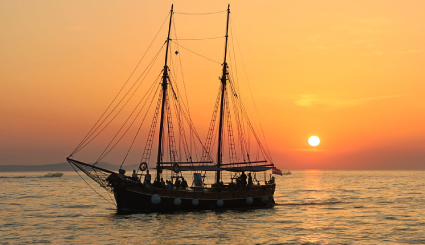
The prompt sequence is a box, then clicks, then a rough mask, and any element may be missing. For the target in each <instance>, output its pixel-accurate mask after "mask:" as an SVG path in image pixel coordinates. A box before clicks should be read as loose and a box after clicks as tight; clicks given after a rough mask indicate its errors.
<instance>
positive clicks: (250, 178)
mask: <svg viewBox="0 0 425 245" xmlns="http://www.w3.org/2000/svg"><path fill="white" fill-rule="evenodd" d="M251 185H252V175H251V173H248V186H251Z"/></svg>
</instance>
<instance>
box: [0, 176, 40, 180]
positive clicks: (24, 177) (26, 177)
mask: <svg viewBox="0 0 425 245" xmlns="http://www.w3.org/2000/svg"><path fill="white" fill-rule="evenodd" d="M38 178H44V177H43V176H0V179H38Z"/></svg>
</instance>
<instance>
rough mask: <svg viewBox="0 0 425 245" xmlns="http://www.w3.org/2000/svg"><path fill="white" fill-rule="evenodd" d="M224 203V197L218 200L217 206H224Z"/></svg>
mask: <svg viewBox="0 0 425 245" xmlns="http://www.w3.org/2000/svg"><path fill="white" fill-rule="evenodd" d="M223 204H224V202H223V199H218V200H217V206H219V207H221V206H223Z"/></svg>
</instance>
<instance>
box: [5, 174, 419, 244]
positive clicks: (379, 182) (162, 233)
mask: <svg viewBox="0 0 425 245" xmlns="http://www.w3.org/2000/svg"><path fill="white" fill-rule="evenodd" d="M64 173H65V174H64V176H63V177H60V178H44V177H42V176H43V175H44V174H45V173H35V172H26V173H0V186H1V187H0V244H425V172H424V171H293V172H292V175H287V176H277V184H278V185H277V189H276V193H275V200H276V206H275V207H274V208H271V209H256V210H225V211H214V210H210V211H198V212H174V213H148V214H130V215H119V214H117V213H116V210H115V206H114V205H113V204H111V203H110V202H111V199H110V198H111V197H110V196H109V194H108V193H107V192H106V191H104V190H103V189H102V188H100V187H99V186H98V185H97V184H96V183H95V182H94V181H91V180H90V179H85V180H86V181H87V183H89V184H90V186H91V187H92V188H93V189H92V188H91V187H89V186H88V185H87V184H86V182H85V181H84V180H83V179H81V178H80V176H79V175H78V174H76V173H75V172H64ZM97 192H98V193H97ZM99 194H101V195H102V196H103V197H101V196H100V195H99Z"/></svg>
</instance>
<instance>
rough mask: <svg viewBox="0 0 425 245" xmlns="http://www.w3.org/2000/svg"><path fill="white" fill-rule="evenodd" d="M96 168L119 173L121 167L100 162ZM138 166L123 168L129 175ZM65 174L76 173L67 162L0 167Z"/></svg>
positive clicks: (7, 170)
mask: <svg viewBox="0 0 425 245" xmlns="http://www.w3.org/2000/svg"><path fill="white" fill-rule="evenodd" d="M96 166H98V167H101V168H105V169H108V170H111V171H118V169H119V166H117V165H112V164H109V163H105V162H99V163H98V164H97V165H96ZM138 167H139V165H138V164H133V165H127V166H123V169H125V170H127V173H129V172H131V171H132V170H133V169H137V168H138ZM34 171H36V172H49V171H50V172H63V171H74V169H73V168H72V167H71V165H70V164H69V163H67V162H62V163H55V164H45V165H0V172H34Z"/></svg>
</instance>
